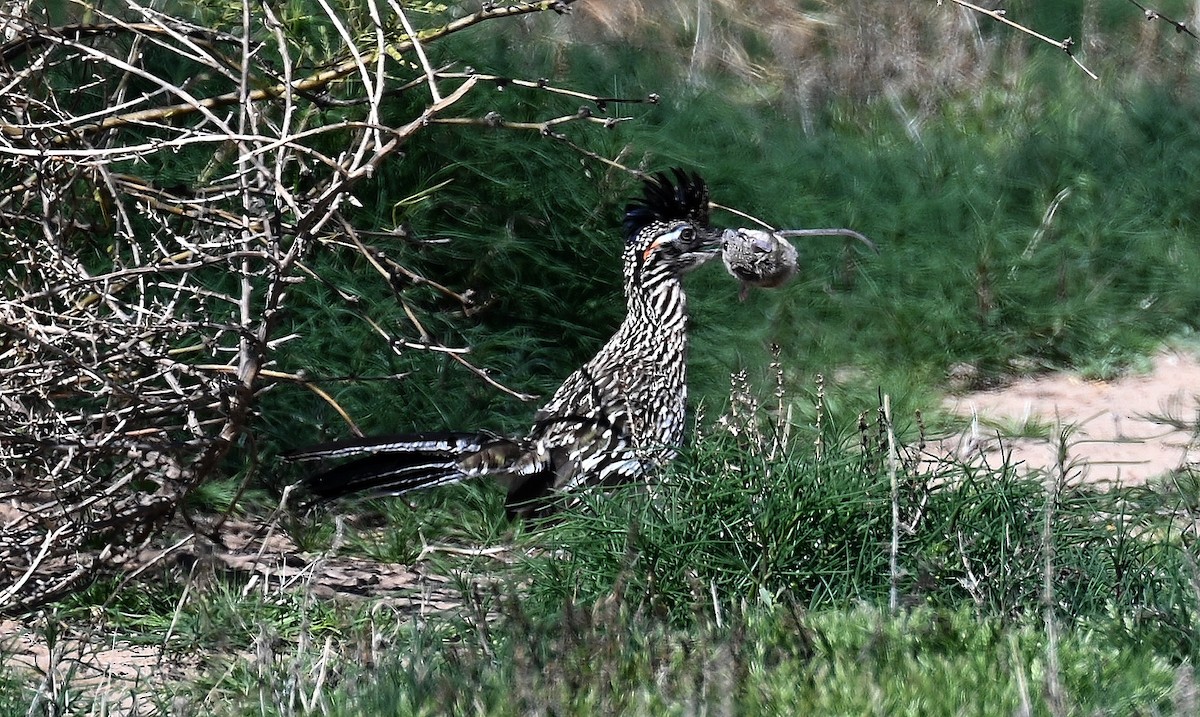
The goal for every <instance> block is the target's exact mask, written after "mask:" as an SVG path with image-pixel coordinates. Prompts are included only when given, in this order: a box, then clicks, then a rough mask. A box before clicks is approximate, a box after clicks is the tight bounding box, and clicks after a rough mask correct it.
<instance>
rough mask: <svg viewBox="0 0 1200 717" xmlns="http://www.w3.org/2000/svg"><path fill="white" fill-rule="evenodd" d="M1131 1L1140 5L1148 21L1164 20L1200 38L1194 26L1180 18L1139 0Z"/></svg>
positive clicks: (1179, 30)
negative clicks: (1180, 20) (1172, 16)
mask: <svg viewBox="0 0 1200 717" xmlns="http://www.w3.org/2000/svg"><path fill="white" fill-rule="evenodd" d="M1129 2H1131V3H1133V4H1134V5H1136V6H1137V7H1138V9H1139V10H1141V11H1142V14H1143V15H1145V16H1146V20H1147V21H1148V22H1151V21H1154V20H1162V21H1163V22H1165V23H1167V24H1168V25H1173V26H1174V27H1175V32H1182V33H1186V34H1188V35H1191V36H1192V37H1193V38H1194V39H1197V40H1200V35H1197V34H1196V33H1195V32H1194V31H1193V30H1192V28H1190V27H1188V26H1187V24H1186V23H1182V22H1179V21H1178V20H1172V19H1171V18H1169V17H1167V16H1166V15H1164V14H1162V13H1161V12H1159V11H1158V10H1154V9H1152V8H1148V7H1146V6H1145V5H1143V4H1141V3H1140V2H1138V1H1137V0H1129Z"/></svg>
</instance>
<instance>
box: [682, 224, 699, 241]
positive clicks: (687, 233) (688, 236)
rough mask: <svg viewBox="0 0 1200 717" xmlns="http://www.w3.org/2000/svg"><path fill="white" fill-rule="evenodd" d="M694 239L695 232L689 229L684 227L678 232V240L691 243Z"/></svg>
mask: <svg viewBox="0 0 1200 717" xmlns="http://www.w3.org/2000/svg"><path fill="white" fill-rule="evenodd" d="M695 237H696V230H694V229H692V228H691V227H684V228H683V229H681V230H680V232H679V238H680V239H682V240H684V241H691V240H692V239H694V238H695Z"/></svg>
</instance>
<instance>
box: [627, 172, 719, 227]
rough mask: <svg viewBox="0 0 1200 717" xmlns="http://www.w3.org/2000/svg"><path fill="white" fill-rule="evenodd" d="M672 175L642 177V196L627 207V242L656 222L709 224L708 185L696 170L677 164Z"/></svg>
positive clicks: (661, 173)
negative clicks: (679, 166) (686, 169)
mask: <svg viewBox="0 0 1200 717" xmlns="http://www.w3.org/2000/svg"><path fill="white" fill-rule="evenodd" d="M671 174H672V175H674V177H675V179H674V181H672V180H671V177H669V176H667V173H666V172H655V173H654V174H651V175H650V176H649V177H645V178H643V179H642V198H641V199H640V200H635V201H633V202H630V203H629V204H628V205H626V207H625V222H624V230H625V241H627V242H629V241H633V239H634V238H635V237H637V235H638V233H639V232H641V231H642V230H643V229H645V228H646V227H647V226H649V225H650V224H653V223H654V222H674V221H691V222H694V223H695V224H696V225H697V226H702V227H706V226H708V185H706V184H705V183H704V180H703V179H701V178H700V175H698V174H696V173H695V172H690V173H689V172H686V171H684V170H682V169H680V168H678V167H676V168H674V169H672V170H671Z"/></svg>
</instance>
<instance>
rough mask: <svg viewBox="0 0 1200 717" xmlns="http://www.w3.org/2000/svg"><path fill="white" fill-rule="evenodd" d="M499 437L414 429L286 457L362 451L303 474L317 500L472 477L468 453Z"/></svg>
mask: <svg viewBox="0 0 1200 717" xmlns="http://www.w3.org/2000/svg"><path fill="white" fill-rule="evenodd" d="M496 440H497V439H496V437H495V436H492V435H489V434H483V433H451V432H444V433H414V434H410V435H402V436H388V437H383V438H365V439H352V440H347V441H338V442H336V443H326V444H322V445H317V446H311V447H309V448H301V449H299V450H296V451H292V452H291V453H288V454H286V455H285V456H284V457H285V458H287V459H288V460H294V461H313V460H328V459H338V458H349V457H352V456H360V457H358V458H355V459H354V460H352V461H349V462H347V463H342V464H340V465H337V466H334V467H333V468H330V469H328V470H325V471H322V472H320V473H315V474H313V475H311V476H309V477H308V478H305V479H304V481H303V485H304V488H305V489H306V491H307V492H308V493H309V495H310V496H311V498H312V500H313V502H317V503H320V502H325V501H330V500H336V499H337V498H341V497H343V496H347V495H351V494H355V493H362V494H367V495H372V496H382V495H401V494H403V493H407V492H409V491H413V490H421V489H423V488H433V487H435V486H440V485H449V484H451V483H458V482H459V481H462V480H465V479H467V478H473V477H475V476H477V475H480V473H479V472H478V471H472V470H470V469H468V468H465V467H464V464H463V461H464V459H468V458H469V457H470V456H472V455H473V454H476V453H478V452H479V451H480V450H481V449H482V448H484V447H485V446H487V445H489V444H493V443H495V442H496ZM469 462H470V461H468V463H469Z"/></svg>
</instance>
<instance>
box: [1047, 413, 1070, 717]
mask: <svg viewBox="0 0 1200 717" xmlns="http://www.w3.org/2000/svg"><path fill="white" fill-rule="evenodd" d="M1069 435H1070V429H1069V428H1066V427H1063V426H1062V425H1061V424H1059V426H1058V441H1057V445H1056V446H1055V448H1056V451H1057V456H1056V460H1055V464H1054V469H1053V470H1051V471H1048V472H1047V474H1046V478H1045V481H1044V485H1045V490H1046V510H1045V511H1044V513H1043V522H1042V609H1043V610H1044V611H1045V612H1044V619H1045V623H1046V675H1045V680H1046V684H1045V688H1046V702H1047V707H1048V708H1049V710H1050V714H1052V715H1054V717H1061V715H1065V714H1066V712H1067V710H1066V694H1065V692H1064V690H1063V684H1062V671H1061V669H1060V665H1059V659H1058V619H1057V617H1056V615H1055V613H1054V557H1055V555H1054V552H1055V551H1054V521H1055V518H1056V515H1055V514H1056V508H1057V504H1058V494H1059V491H1060V490H1061V489H1062V487H1063V486H1064V485H1066V482H1067V450H1068V449H1067V437H1068V436H1069Z"/></svg>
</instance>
